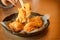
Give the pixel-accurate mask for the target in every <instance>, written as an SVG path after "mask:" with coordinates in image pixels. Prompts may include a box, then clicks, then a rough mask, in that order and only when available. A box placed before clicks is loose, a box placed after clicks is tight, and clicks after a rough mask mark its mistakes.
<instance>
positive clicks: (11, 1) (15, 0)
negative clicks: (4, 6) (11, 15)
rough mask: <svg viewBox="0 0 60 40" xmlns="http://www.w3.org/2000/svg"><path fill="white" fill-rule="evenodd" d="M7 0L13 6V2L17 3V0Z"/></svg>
mask: <svg viewBox="0 0 60 40" xmlns="http://www.w3.org/2000/svg"><path fill="white" fill-rule="evenodd" d="M7 1H9V2H10V3H11V4H13V5H14V6H15V3H17V1H18V0H7Z"/></svg>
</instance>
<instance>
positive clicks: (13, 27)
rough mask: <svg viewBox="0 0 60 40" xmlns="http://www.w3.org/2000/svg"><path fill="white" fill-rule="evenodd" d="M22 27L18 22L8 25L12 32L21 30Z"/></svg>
mask: <svg viewBox="0 0 60 40" xmlns="http://www.w3.org/2000/svg"><path fill="white" fill-rule="evenodd" d="M23 27H24V25H23V24H22V23H20V22H18V21H14V22H12V23H10V24H9V28H10V29H11V30H12V31H16V32H18V31H21V30H23Z"/></svg>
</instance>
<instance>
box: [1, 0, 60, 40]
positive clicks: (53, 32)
mask: <svg viewBox="0 0 60 40" xmlns="http://www.w3.org/2000/svg"><path fill="white" fill-rule="evenodd" d="M23 1H24V2H25V3H27V2H29V3H31V9H32V12H37V13H39V14H42V15H45V14H49V15H50V19H49V21H50V25H49V27H48V31H47V33H46V34H44V33H45V32H46V31H44V33H42V34H40V35H39V36H35V37H30V38H23V37H17V36H14V35H12V34H10V33H5V31H4V30H3V27H2V26H1V25H0V40H60V0H23ZM16 5H17V6H15V7H12V8H9V9H4V8H2V7H0V22H1V21H2V20H3V19H4V18H5V17H7V16H9V15H11V14H13V13H17V12H18V11H17V8H18V7H21V6H20V4H19V2H18V3H17V4H16Z"/></svg>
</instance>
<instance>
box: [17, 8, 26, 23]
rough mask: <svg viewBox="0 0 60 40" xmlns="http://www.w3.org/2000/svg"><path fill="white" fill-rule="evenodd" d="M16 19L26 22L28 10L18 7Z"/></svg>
mask: <svg viewBox="0 0 60 40" xmlns="http://www.w3.org/2000/svg"><path fill="white" fill-rule="evenodd" d="M16 20H19V22H21V23H24V22H26V12H25V10H23V9H22V8H18V17H17V18H16Z"/></svg>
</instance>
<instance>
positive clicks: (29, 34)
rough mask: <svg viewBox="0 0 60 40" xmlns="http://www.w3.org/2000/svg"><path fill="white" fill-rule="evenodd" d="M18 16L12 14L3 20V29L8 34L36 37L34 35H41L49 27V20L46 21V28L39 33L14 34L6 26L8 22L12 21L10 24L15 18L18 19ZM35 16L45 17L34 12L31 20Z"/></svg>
mask: <svg viewBox="0 0 60 40" xmlns="http://www.w3.org/2000/svg"><path fill="white" fill-rule="evenodd" d="M17 15H18V13H14V14H12V15H10V16H7V17H6V18H5V19H4V20H3V22H1V24H2V27H3V28H4V29H5V30H6V31H8V32H10V33H12V34H14V35H17V36H22V37H30V36H34V35H37V34H40V33H41V31H43V30H45V29H46V28H47V27H48V25H49V20H48V19H47V20H46V21H47V23H46V24H45V25H44V27H42V29H41V30H39V31H37V32H33V33H17V32H12V31H11V30H9V28H8V26H7V25H6V23H8V21H10V22H12V21H14V20H15V18H16V17H17ZM33 16H42V17H43V16H44V15H40V14H38V13H34V12H32V14H31V15H30V18H31V17H33Z"/></svg>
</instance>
